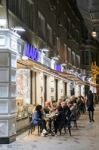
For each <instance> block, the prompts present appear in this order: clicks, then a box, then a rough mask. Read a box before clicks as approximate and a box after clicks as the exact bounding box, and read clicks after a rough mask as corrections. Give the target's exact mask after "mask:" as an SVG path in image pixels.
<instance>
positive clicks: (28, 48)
mask: <svg viewBox="0 0 99 150" xmlns="http://www.w3.org/2000/svg"><path fill="white" fill-rule="evenodd" d="M25 56H27V57H29V58H31V59H32V60H34V61H38V56H39V55H38V49H36V48H35V47H33V46H32V45H30V44H28V43H26V45H25Z"/></svg>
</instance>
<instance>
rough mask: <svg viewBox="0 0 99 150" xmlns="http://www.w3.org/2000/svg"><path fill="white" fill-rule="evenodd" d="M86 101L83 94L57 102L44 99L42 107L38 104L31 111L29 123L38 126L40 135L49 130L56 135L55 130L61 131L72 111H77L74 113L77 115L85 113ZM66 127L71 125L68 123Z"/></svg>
mask: <svg viewBox="0 0 99 150" xmlns="http://www.w3.org/2000/svg"><path fill="white" fill-rule="evenodd" d="M86 103H87V101H86V98H84V97H83V96H79V97H75V96H72V97H71V98H70V99H60V100H59V102H57V103H56V102H52V101H46V102H45V106H44V107H42V105H39V104H38V105H37V106H36V108H35V111H34V113H33V116H32V120H31V124H32V125H35V126H36V125H39V126H40V128H41V135H42V136H44V135H46V134H48V133H49V131H51V132H52V133H53V135H57V132H58V131H61V129H62V128H63V127H64V124H66V123H67V122H68V120H69V119H70V116H71V113H72V112H73V111H74V112H76V113H77V111H78V114H76V115H78V116H79V115H80V114H81V113H85V111H86ZM88 109H89V108H88ZM47 116H50V117H49V119H48V120H49V122H48V124H47V121H46V118H47ZM78 116H77V117H78ZM53 118H54V119H53ZM92 120H93V118H92ZM69 123H70V122H69ZM52 126H53V131H52ZM68 127H71V125H70V124H69V126H68Z"/></svg>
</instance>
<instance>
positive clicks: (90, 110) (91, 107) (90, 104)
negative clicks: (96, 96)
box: [87, 90, 94, 122]
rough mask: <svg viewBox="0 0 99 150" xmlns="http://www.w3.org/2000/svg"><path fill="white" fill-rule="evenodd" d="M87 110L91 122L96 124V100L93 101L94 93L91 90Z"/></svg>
mask: <svg viewBox="0 0 99 150" xmlns="http://www.w3.org/2000/svg"><path fill="white" fill-rule="evenodd" d="M87 108H88V114H89V121H90V122H94V100H93V93H92V91H91V90H90V91H89V93H88V95H87Z"/></svg>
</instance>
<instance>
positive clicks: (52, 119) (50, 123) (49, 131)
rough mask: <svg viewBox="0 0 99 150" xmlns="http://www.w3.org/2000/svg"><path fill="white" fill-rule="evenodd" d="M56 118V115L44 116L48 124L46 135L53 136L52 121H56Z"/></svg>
mask: <svg viewBox="0 0 99 150" xmlns="http://www.w3.org/2000/svg"><path fill="white" fill-rule="evenodd" d="M57 116H58V114H46V116H45V120H46V122H47V123H48V133H51V135H53V134H54V133H53V129H54V120H55V119H56V117H57Z"/></svg>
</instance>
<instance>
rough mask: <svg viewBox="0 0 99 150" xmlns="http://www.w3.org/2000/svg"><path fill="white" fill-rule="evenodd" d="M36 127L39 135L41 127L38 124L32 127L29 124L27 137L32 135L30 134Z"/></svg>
mask: <svg viewBox="0 0 99 150" xmlns="http://www.w3.org/2000/svg"><path fill="white" fill-rule="evenodd" d="M36 127H37V129H38V135H40V133H41V126H40V124H36V125H34V124H33V123H30V125H29V131H28V135H30V134H32V132H33V131H35V128H36Z"/></svg>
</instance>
